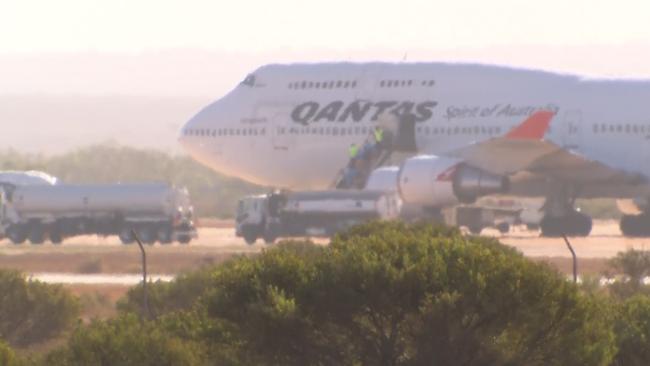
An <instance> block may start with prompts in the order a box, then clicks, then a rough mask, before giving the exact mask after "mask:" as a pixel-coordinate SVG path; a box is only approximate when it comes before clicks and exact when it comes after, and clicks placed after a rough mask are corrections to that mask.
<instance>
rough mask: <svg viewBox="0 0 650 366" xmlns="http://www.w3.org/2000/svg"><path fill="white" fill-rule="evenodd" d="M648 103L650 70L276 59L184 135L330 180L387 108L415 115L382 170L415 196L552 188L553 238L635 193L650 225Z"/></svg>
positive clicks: (253, 177) (580, 231)
mask: <svg viewBox="0 0 650 366" xmlns="http://www.w3.org/2000/svg"><path fill="white" fill-rule="evenodd" d="M648 106H650V80H646V81H642V80H638V81H637V80H604V79H588V78H581V77H577V76H571V75H560V74H554V73H549V72H543V71H535V70H524V69H514V68H507V67H498V66H488V65H476V64H455V63H412V64H409V63H399V64H391V63H318V64H291V65H267V66H262V67H260V68H259V69H257V70H255V71H254V72H253V73H251V74H250V75H248V76H247V77H246V78H245V79H244V81H242V82H241V83H240V84H239V85H238V86H237V87H236V88H235V89H234V90H232V91H231V92H230V93H228V94H227V95H225V96H224V97H222V98H221V99H219V100H217V101H216V102H214V103H212V104H210V105H208V106H207V107H205V108H204V109H203V110H202V111H200V112H199V113H198V114H197V115H196V116H194V117H193V118H192V119H190V121H188V122H187V124H186V125H185V126H184V127H183V129H182V131H181V134H180V138H179V140H180V142H181V144H182V145H183V146H184V148H185V149H186V150H187V151H188V152H189V153H190V154H191V156H192V157H194V158H195V159H196V160H198V161H199V162H201V163H203V164H205V165H207V166H209V167H211V168H213V169H214V170H216V171H218V172H221V173H223V174H226V175H231V176H237V177H240V178H243V179H245V180H248V181H251V182H254V183H258V184H263V185H267V186H273V187H278V188H290V189H326V188H331V185H332V182H333V180H334V179H335V178H336V177H337V175H338V174H339V172H340V171H341V169H342V168H343V167H345V166H346V164H347V163H348V160H349V158H348V156H347V151H348V147H349V146H350V144H352V143H357V144H360V143H362V142H363V141H364V140H365V139H366V138H367V136H368V135H369V134H370V133H371V131H372V128H373V127H374V126H375V125H377V124H378V123H381V121H382V120H383V119H385V118H387V117H390V116H397V117H403V116H407V115H409V116H412V118H415V121H416V127H415V141H416V145H417V152H416V153H414V154H412V155H411V156H410V157H405V158H403V160H402V161H401V162H399V166H398V167H396V168H388V169H386V168H382V169H383V171H386V170H390V171H392V172H393V173H391V174H388V175H385V174H384V175H383V176H387V177H389V178H388V179H389V180H390V184H392V185H393V186H394V188H396V189H397V190H398V191H399V192H400V193H401V195H402V198H403V199H404V201H405V202H406V203H409V204H414V205H419V206H421V207H423V208H439V207H442V206H446V205H451V204H454V203H456V202H458V201H469V200H471V199H474V198H476V197H478V196H482V195H486V194H493V193H504V192H505V193H507V194H509V195H520V196H531V197H533V196H539V197H545V198H546V204H545V205H544V210H545V217H544V219H543V220H542V223H541V228H542V233H543V234H545V235H553V236H554V235H560V234H563V233H566V234H568V235H588V233H589V232H590V231H591V218H589V217H588V216H586V215H584V214H581V213H579V212H577V211H576V210H574V208H573V202H574V200H575V199H576V198H579V197H583V198H594V197H612V198H617V199H634V203H635V204H634V205H633V206H634V207H632V208H635V209H638V211H639V212H641V213H640V214H637V215H631V214H628V215H625V216H624V218H623V219H622V221H621V228H622V230H623V232H624V233H625V234H627V235H635V236H646V235H650V209H649V210H648V211H646V207H650V206H648V204H647V202H648V200H647V198H648V197H650V183H649V182H648V178H649V177H650V164H648V162H647V160H646V159H649V158H650V107H648ZM380 175H381V174H380ZM371 177H372V176H371ZM628 202H629V201H628ZM645 212H648V214H646V213H645Z"/></svg>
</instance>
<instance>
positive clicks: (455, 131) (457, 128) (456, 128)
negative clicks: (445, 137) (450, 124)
mask: <svg viewBox="0 0 650 366" xmlns="http://www.w3.org/2000/svg"><path fill="white" fill-rule="evenodd" d="M459 132H460V127H458V126H456V127H454V135H458V133H459Z"/></svg>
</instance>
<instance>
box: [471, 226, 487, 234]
mask: <svg viewBox="0 0 650 366" xmlns="http://www.w3.org/2000/svg"><path fill="white" fill-rule="evenodd" d="M468 229H469V232H470V233H472V234H474V235H479V234H480V233H481V231H482V230H483V228H482V227H481V226H474V225H472V226H469V227H468Z"/></svg>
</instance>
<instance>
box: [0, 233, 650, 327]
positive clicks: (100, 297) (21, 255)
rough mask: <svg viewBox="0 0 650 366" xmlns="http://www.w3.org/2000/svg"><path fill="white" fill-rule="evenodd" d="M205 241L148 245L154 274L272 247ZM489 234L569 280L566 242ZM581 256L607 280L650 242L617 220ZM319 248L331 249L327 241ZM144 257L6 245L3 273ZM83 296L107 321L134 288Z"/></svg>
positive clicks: (104, 245) (101, 268)
mask: <svg viewBox="0 0 650 366" xmlns="http://www.w3.org/2000/svg"><path fill="white" fill-rule="evenodd" d="M204 223H205V224H207V225H206V226H205V227H202V228H200V230H199V239H197V240H195V241H193V242H192V243H190V244H189V245H179V244H173V245H164V246H162V245H159V244H157V245H154V246H148V247H147V248H146V249H147V258H148V271H149V273H152V274H166V275H175V274H178V273H182V272H184V271H190V270H192V269H196V268H198V267H200V266H204V265H209V264H217V263H220V262H222V261H224V260H227V259H228V258H231V257H232V256H235V255H252V254H255V253H258V252H259V251H261V250H263V249H264V248H265V247H267V246H266V245H264V244H263V243H262V242H261V241H259V242H258V243H257V244H256V245H253V246H249V245H246V244H245V243H244V242H243V240H242V239H240V238H237V237H235V235H234V228H233V227H232V223H231V222H221V221H213V222H207V221H205V222H204ZM482 234H483V235H488V236H495V237H497V238H498V239H499V240H500V241H501V242H503V243H505V244H508V245H511V246H513V247H515V248H516V249H517V250H519V251H521V252H522V253H523V254H524V255H526V256H527V257H529V258H531V259H532V260H535V261H543V262H547V263H550V264H551V265H552V266H555V267H556V268H558V269H559V270H560V271H562V272H563V273H566V274H567V275H569V274H570V273H571V271H572V260H571V255H570V252H569V251H568V249H567V247H566V245H565V243H564V241H563V240H562V239H561V238H540V237H539V232H537V231H529V230H526V229H525V228H524V227H514V228H513V229H512V230H511V232H510V233H508V234H507V235H501V234H499V232H498V231H496V230H490V229H485V230H484V231H483V233H482ZM570 241H571V243H572V245H573V247H574V249H575V251H576V253H577V256H578V259H579V260H578V269H579V273H580V275H582V276H584V275H592V276H602V275H603V274H604V273H606V272H610V273H611V269H610V268H609V266H608V260H609V259H610V258H612V257H614V256H615V255H616V254H617V253H618V252H621V251H625V250H627V249H629V248H636V249H644V248H648V247H650V245H648V244H649V243H650V238H647V239H644V238H624V237H622V236H621V234H620V231H619V229H618V224H617V222H615V221H597V222H596V223H595V226H594V230H593V232H592V235H591V236H589V237H587V238H570ZM316 242H317V243H319V244H323V245H324V244H326V243H327V241H326V240H324V239H317V240H316ZM140 260H141V257H140V251H139V249H138V247H137V245H129V246H124V245H122V244H120V242H119V240H118V239H117V238H100V237H95V236H86V237H77V238H73V239H69V240H66V241H65V242H64V243H63V244H62V245H59V246H55V245H52V244H45V245H38V246H35V245H29V244H22V245H13V244H11V243H9V242H8V241H6V240H4V241H1V242H0V268H12V269H17V270H20V271H23V272H25V273H28V274H33V273H77V274H98V273H103V274H123V273H132V274H137V273H140V270H141V262H140ZM65 286H66V287H68V288H70V289H71V290H72V292H74V293H75V294H77V295H79V296H80V298H81V300H82V303H83V305H84V317H85V318H92V317H100V318H103V317H107V316H111V315H112V314H113V313H114V311H115V310H114V304H115V302H116V301H117V300H118V299H119V298H120V297H121V296H123V295H124V294H125V293H126V291H127V290H128V288H129V286H130V285H110V284H102V283H97V284H67V285H65Z"/></svg>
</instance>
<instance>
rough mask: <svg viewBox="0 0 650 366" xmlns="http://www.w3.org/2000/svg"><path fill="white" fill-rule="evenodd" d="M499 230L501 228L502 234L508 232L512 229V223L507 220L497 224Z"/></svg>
mask: <svg viewBox="0 0 650 366" xmlns="http://www.w3.org/2000/svg"><path fill="white" fill-rule="evenodd" d="M497 230H499V232H500V233H501V234H507V233H508V232H509V231H510V224H508V223H507V222H501V223H499V224H498V225H497Z"/></svg>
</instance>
